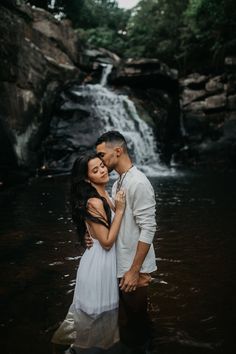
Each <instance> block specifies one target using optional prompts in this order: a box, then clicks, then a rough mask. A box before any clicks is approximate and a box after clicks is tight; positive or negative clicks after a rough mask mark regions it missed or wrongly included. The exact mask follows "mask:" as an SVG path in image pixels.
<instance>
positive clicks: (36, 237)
mask: <svg viewBox="0 0 236 354" xmlns="http://www.w3.org/2000/svg"><path fill="white" fill-rule="evenodd" d="M151 182H152V183H153V185H154V188H155V191H156V195H157V204H158V213H157V220H158V232H157V236H156V240H155V248H156V250H157V259H158V272H157V278H156V279H155V282H154V283H153V284H152V285H151V288H150V298H151V302H150V313H151V316H152V320H153V326H154V335H155V340H154V352H155V353H161V354H167V353H168V354H185V353H191V354H192V353H198V354H202V353H204V354H205V353H206V354H207V353H209V354H210V353H223V354H231V353H233V352H235V350H234V323H233V320H234V319H235V317H234V314H235V305H234V279H235V243H236V241H235V226H236V210H235V207H234V204H235V197H236V192H235V175H233V174H228V175H227V176H223V175H215V174H214V175H213V174H200V173H199V174H197V173H194V174H193V173H192V174H191V173H186V174H181V175H180V176H175V177H174V176H171V177H156V178H151ZM66 190H67V180H66V178H63V177H60V178H56V179H54V178H51V179H45V178H44V179H38V180H33V181H32V182H31V183H30V184H29V185H28V186H26V187H18V188H17V189H16V190H11V191H10V192H9V193H8V194H4V195H2V196H1V204H0V209H1V210H0V215H1V230H0V235H1V243H0V247H1V271H2V272H1V273H2V279H1V286H0V292H1V298H2V301H1V309H0V310H1V335H2V336H3V337H2V339H1V347H2V348H1V349H2V352H3V353H4V354H10V353H13V354H16V353H19V354H21V353H22V354H23V353H24V354H26V353H27V354H28V353H34V354H42V353H44V354H49V353H51V344H50V338H51V336H52V333H53V332H54V331H55V329H56V328H57V327H58V325H59V323H60V321H62V320H63V319H64V318H65V316H66V313H67V310H68V308H69V306H70V304H71V301H72V297H73V288H74V285H75V276H76V270H77V266H78V263H79V257H80V255H81V253H82V251H83V250H82V249H81V248H80V247H79V245H78V243H77V242H76V235H75V230H74V227H73V224H72V222H71V218H70V213H69V208H68V202H67V198H66V193H65V191H66Z"/></svg>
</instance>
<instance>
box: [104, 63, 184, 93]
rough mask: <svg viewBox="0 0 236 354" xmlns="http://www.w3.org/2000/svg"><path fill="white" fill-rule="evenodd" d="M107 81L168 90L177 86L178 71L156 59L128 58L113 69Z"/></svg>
mask: <svg viewBox="0 0 236 354" xmlns="http://www.w3.org/2000/svg"><path fill="white" fill-rule="evenodd" d="M109 82H110V83H112V84H115V85H128V86H130V87H136V88H137V87H141V88H144V87H157V88H159V89H160V88H163V89H167V90H169V91H170V90H171V89H172V88H173V89H174V90H175V89H176V87H177V82H178V72H177V70H174V69H170V68H169V67H168V66H167V65H166V64H164V63H162V62H160V61H159V60H158V59H139V60H134V59H128V60H126V61H124V62H123V63H121V65H119V67H118V68H117V69H116V70H114V71H113V73H112V75H111V77H110V80H109Z"/></svg>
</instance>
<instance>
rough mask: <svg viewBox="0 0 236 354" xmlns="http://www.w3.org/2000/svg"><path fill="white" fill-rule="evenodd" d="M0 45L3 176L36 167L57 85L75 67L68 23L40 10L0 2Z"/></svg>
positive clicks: (73, 40)
mask: <svg viewBox="0 0 236 354" xmlns="http://www.w3.org/2000/svg"><path fill="white" fill-rule="evenodd" d="M0 46H1V50H0V53H1V54H0V63H1V65H0V148H1V155H0V165H1V171H2V172H1V173H2V175H4V176H5V179H7V178H8V177H7V176H9V178H11V177H12V176H13V175H14V173H15V171H19V170H20V169H21V167H24V166H26V165H27V171H29V170H31V169H32V170H34V169H35V168H36V167H37V163H38V159H39V156H38V154H37V151H38V148H39V146H40V142H41V139H42V135H43V134H45V131H46V129H47V126H48V123H49V117H50V114H51V110H52V107H53V102H54V100H55V97H56V95H57V92H58V89H59V88H60V87H61V86H62V85H64V84H65V83H66V82H68V81H69V80H75V79H78V78H80V76H81V71H80V70H79V68H78V64H79V60H80V56H79V50H78V46H79V41H78V38H77V36H76V34H75V32H74V31H73V30H72V28H71V26H70V23H69V22H68V21H58V20H56V19H55V18H54V17H53V16H51V15H50V14H49V13H47V12H46V11H44V10H41V9H36V8H34V9H32V8H31V7H29V6H27V5H21V6H17V5H15V4H14V2H13V1H10V2H7V1H4V2H3V4H2V5H1V4H0Z"/></svg>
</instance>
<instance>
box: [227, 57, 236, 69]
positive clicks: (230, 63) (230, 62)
mask: <svg viewBox="0 0 236 354" xmlns="http://www.w3.org/2000/svg"><path fill="white" fill-rule="evenodd" d="M225 66H226V67H228V68H230V69H232V68H235V67H236V57H226V58H225Z"/></svg>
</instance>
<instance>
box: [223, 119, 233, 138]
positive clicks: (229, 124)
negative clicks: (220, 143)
mask: <svg viewBox="0 0 236 354" xmlns="http://www.w3.org/2000/svg"><path fill="white" fill-rule="evenodd" d="M235 137H236V117H234V118H230V119H228V120H226V121H225V123H224V139H227V140H231V139H232V140H234V141H235Z"/></svg>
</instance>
